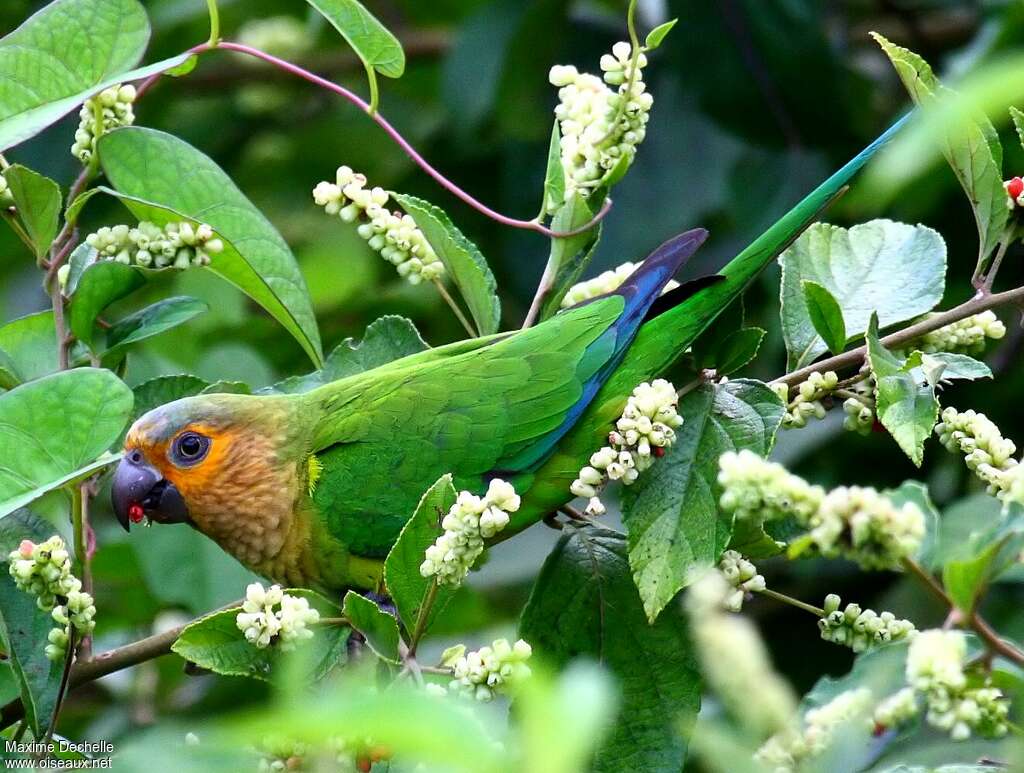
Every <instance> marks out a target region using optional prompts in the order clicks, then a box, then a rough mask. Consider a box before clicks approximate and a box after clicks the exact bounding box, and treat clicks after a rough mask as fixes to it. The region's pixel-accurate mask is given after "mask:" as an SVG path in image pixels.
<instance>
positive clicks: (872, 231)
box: [779, 220, 946, 369]
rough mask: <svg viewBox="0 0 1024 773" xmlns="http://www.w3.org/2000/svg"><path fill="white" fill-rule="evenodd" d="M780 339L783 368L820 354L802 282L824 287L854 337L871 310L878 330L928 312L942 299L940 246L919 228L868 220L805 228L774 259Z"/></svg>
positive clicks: (942, 253) (800, 364)
mask: <svg viewBox="0 0 1024 773" xmlns="http://www.w3.org/2000/svg"><path fill="white" fill-rule="evenodd" d="M779 263H780V264H781V265H782V288H781V297H782V311H781V315H782V333H783V337H784V338H785V341H786V350H787V351H788V352H789V358H788V367H789V368H790V369H795V368H799V367H803V366H805V365H808V364H809V363H811V362H813V361H814V360H815V359H816V358H817V357H818V355H820V354H822V353H824V352H825V350H826V348H827V347H826V344H825V343H824V341H823V340H822V337H821V335H819V333H818V332H817V331H816V330H815V327H814V324H813V323H812V321H811V317H810V314H809V311H808V308H807V302H806V300H805V296H804V284H803V283H804V282H805V281H811V282H814V283H816V284H819V285H821V286H822V287H823V288H825V289H826V290H827V291H828V292H829V293H830V294H831V295H832V296H833V298H834V299H835V300H836V301H837V302H838V304H839V306H840V307H841V308H842V312H843V323H844V328H845V334H846V336H847V337H848V338H849V337H857V336H860V335H861V334H863V333H864V331H865V330H866V329H867V325H868V320H869V319H870V317H871V313H872V312H875V311H877V312H878V318H879V322H880V324H881V326H882V327H886V326H888V325H892V324H894V323H896V322H903V321H905V320H908V319H912V318H913V317H916V316H919V315H921V314H924V313H926V312H928V311H931V309H933V308H934V307H935V305H936V304H937V303H938V302H939V301H940V300H942V293H943V290H944V287H945V275H946V244H945V242H944V241H943V240H942V237H941V236H939V234H938V233H936V232H935V231H933V230H932V229H930V228H927V227H925V226H921V225H918V226H911V225H906V224H905V223H896V222H893V221H891V220H872V221H870V222H868V223H862V224H860V225H856V226H854V227H853V228H850V229H845V228H840V227H839V226H833V225H829V224H827V223H815V224H814V225H812V226H811V227H810V228H808V229H807V230H806V231H805V232H804V233H803V234H802V235H801V236H800V238H799V239H797V240H796V242H794V243H793V245H792V246H791V247H790V248H789V249H787V250H786V251H785V252H784V253H783V254H782V255H781V256H780V257H779Z"/></svg>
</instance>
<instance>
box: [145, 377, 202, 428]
mask: <svg viewBox="0 0 1024 773" xmlns="http://www.w3.org/2000/svg"><path fill="white" fill-rule="evenodd" d="M207 386H209V384H207V382H206V381H204V380H203V379H201V378H199V377H198V376H189V375H187V374H181V375H177V376H157V377H156V378H153V379H150V380H149V381H143V382H142V383H141V384H139V385H138V386H137V387H135V388H134V389H132V392H133V393H134V395H135V407H134V409H133V410H132V418H133V419H137V418H139V416H142V414H144V413H148V412H149V411H151V410H153V409H154V408H159V407H160V406H161V405H166V404H167V403H170V402H174V401H175V400H180V399H181V398H183V397H192V396H193V395H197V394H199V393H200V392H202V391H203V390H204V389H205V388H206V387H207Z"/></svg>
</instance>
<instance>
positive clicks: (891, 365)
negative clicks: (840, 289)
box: [866, 315, 939, 467]
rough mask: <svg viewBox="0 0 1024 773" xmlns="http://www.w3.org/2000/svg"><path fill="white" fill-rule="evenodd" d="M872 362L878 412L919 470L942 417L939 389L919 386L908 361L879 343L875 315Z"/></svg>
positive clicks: (869, 337)
mask: <svg viewBox="0 0 1024 773" xmlns="http://www.w3.org/2000/svg"><path fill="white" fill-rule="evenodd" d="M866 340H867V347H868V363H869V365H870V366H871V372H872V373H874V375H875V410H876V412H877V414H878V420H879V421H880V422H881V423H882V426H883V427H885V428H886V429H887V430H888V431H889V434H890V435H892V437H893V440H895V441H896V443H897V445H899V447H900V448H902V449H903V453H905V454H906V455H907V456H908V457H910V460H911V461H912V462H913V463H914V464H916V465H917V466H918V467H920V466H921V462H922V461H923V460H924V441H926V440H927V439H928V438H929V437H930V436H931V434H932V429H933V428H934V427H935V422H936V420H937V419H938V416H939V401H938V399H937V398H936V397H935V388H934V387H933V386H932V385H931V384H928V383H927V382H925V383H924V384H918V383H917V381H916V380H915V379H914V376H913V374H912V373H909V372H907V370H905V369H904V367H903V366H904V361H903V360H901V359H900V358H898V357H896V355H894V354H893V353H892V352H890V351H889V350H888V349H886V348H885V347H884V346H882V344H881V342H880V341H879V340H878V318H877V317H876V316H875V315H872V316H871V321H870V322H869V323H868V332H867V336H866Z"/></svg>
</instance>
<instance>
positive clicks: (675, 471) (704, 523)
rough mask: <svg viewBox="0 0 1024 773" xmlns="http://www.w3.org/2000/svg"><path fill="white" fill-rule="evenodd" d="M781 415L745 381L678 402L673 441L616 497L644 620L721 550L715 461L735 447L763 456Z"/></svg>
mask: <svg viewBox="0 0 1024 773" xmlns="http://www.w3.org/2000/svg"><path fill="white" fill-rule="evenodd" d="M783 413H784V407H783V405H782V401H781V400H780V399H779V398H778V396H777V395H775V393H774V392H772V391H771V390H770V389H769V388H768V387H767V386H765V385H764V384H762V383H760V382H758V381H751V380H745V379H739V380H736V381H729V382H727V383H726V384H723V385H721V386H714V385H711V384H706V385H703V386H701V387H699V388H698V389H695V390H693V391H692V392H690V393H688V394H687V395H685V396H684V397H683V398H682V399H681V400H680V402H679V415H680V416H682V417H683V425H682V426H681V427H679V428H678V429H677V430H676V441H675V443H674V444H673V446H672V447H671V448H670V449H669V451H668V453H667V454H665V456H664V457H663V458H662V459H660V460H659V461H658V462H657V464H655V465H653V466H652V467H651V468H650V469H648V470H646V471H645V472H643V473H642V474H641V475H640V477H639V478H638V479H637V481H636V483H634V484H633V485H632V486H629V487H627V488H625V489H623V492H622V503H623V521H624V522H625V524H626V530H627V532H628V534H629V563H630V566H631V568H632V570H633V578H634V579H635V581H636V585H637V588H639V590H640V596H641V598H642V599H643V605H644V610H645V612H646V614H647V618H648V619H649V620H654V619H656V618H657V617H658V615H659V613H660V612H661V611H662V609H664V608H665V606H666V605H667V604H668V603H669V601H671V600H672V598H673V597H674V596H675V595H676V593H678V592H679V590H680V589H682V588H684V587H686V586H687V585H688V584H689V583H690V582H691V581H692V580H693V579H695V578H696V577H698V576H699V575H700V574H701V573H702V572H704V571H705V570H706V569H707V568H708V567H709V566H712V565H713V564H714V563H715V562H717V561H718V559H719V557H720V556H721V554H722V551H724V550H725V548H726V546H727V545H728V544H729V540H730V537H731V534H732V523H731V521H730V520H729V519H728V518H727V517H725V516H724V515H723V514H722V513H721V512H720V511H719V507H718V500H719V498H720V495H721V491H720V488H719V486H718V481H717V479H718V457H719V456H721V454H723V453H724V452H726V451H736V450H739V449H743V448H749V449H751V450H752V451H755V452H756V453H758V454H761V455H762V456H763V455H766V454H767V453H768V451H770V450H771V447H772V443H773V442H774V438H775V433H776V431H777V430H778V428H779V425H780V424H781V422H782V416H783ZM772 544H774V543H772Z"/></svg>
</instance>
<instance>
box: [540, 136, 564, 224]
mask: <svg viewBox="0 0 1024 773" xmlns="http://www.w3.org/2000/svg"><path fill="white" fill-rule="evenodd" d="M564 203H565V170H564V169H562V135H561V133H560V132H559V130H558V121H557V120H556V121H555V122H554V124H553V125H552V127H551V144H549V145H548V164H547V168H546V169H545V171H544V211H545V212H555V211H556V210H557V209H558V208H559V207H560V206H562V205H563V204H564Z"/></svg>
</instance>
